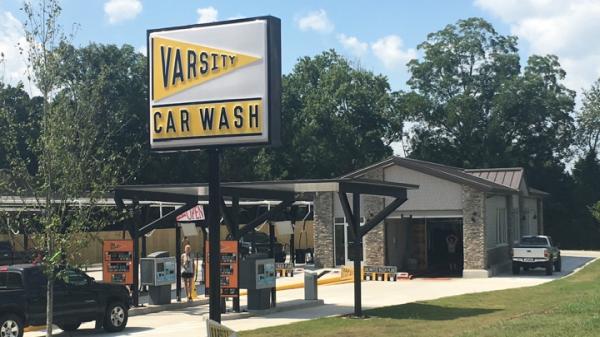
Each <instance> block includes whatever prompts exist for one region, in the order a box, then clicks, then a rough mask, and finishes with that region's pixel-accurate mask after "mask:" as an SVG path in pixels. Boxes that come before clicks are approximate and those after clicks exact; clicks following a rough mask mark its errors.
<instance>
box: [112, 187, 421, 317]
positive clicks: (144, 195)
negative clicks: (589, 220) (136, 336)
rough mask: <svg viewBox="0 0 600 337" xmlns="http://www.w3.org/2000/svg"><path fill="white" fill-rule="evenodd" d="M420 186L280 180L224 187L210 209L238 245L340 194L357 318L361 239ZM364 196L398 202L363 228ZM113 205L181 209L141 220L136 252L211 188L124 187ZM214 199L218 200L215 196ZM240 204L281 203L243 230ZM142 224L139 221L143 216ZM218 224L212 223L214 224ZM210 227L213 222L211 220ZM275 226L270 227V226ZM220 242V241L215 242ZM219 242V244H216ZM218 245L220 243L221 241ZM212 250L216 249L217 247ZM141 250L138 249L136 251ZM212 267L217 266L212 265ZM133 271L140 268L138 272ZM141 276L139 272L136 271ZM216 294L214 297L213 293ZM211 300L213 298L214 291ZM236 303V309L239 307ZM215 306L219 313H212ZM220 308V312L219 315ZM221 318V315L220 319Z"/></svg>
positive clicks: (134, 233) (134, 231) (117, 191)
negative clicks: (298, 206) (323, 196)
mask: <svg viewBox="0 0 600 337" xmlns="http://www.w3.org/2000/svg"><path fill="white" fill-rule="evenodd" d="M417 188H419V186H418V185H412V184H403V183H394V182H388V181H380V180H370V179H360V178H337V179H313V180H310V179H309V180H279V181H255V182H231V183H222V184H221V185H220V187H219V188H218V191H219V193H218V196H217V199H218V200H216V201H215V200H213V201H211V202H214V204H215V205H216V207H215V208H211V209H212V210H214V211H211V210H209V212H208V216H209V217H213V218H215V217H217V215H218V213H220V215H222V216H223V222H225V224H226V225H227V227H228V229H229V231H230V237H232V238H233V239H235V240H239V239H240V238H241V237H242V236H243V235H244V234H246V233H248V232H250V231H252V230H253V229H254V228H256V227H257V226H259V225H260V224H262V223H264V222H265V221H269V220H271V219H272V218H273V217H274V216H276V215H277V214H278V213H280V212H282V211H283V210H284V209H285V208H287V207H291V206H292V205H293V204H294V202H295V201H301V200H314V198H315V196H316V193H319V192H334V193H337V194H338V197H339V200H340V202H341V204H342V208H343V210H344V214H345V215H346V218H347V219H348V221H349V223H350V225H351V228H352V231H353V233H354V237H355V239H354V242H352V243H350V244H351V246H352V252H353V254H352V255H353V258H352V259H353V260H354V297H355V303H354V305H355V315H356V316H362V305H361V286H360V282H361V280H360V265H361V262H360V261H361V260H362V254H361V253H362V239H363V237H364V236H365V235H366V234H367V233H368V232H369V231H370V230H371V229H373V227H375V226H376V225H377V224H378V223H380V222H381V221H383V220H384V219H385V218H386V217H387V216H388V215H389V214H390V213H391V212H393V211H394V210H395V209H396V208H398V207H399V206H400V205H402V203H404V202H405V201H406V200H407V190H409V189H417ZM348 193H351V194H352V195H353V205H352V208H351V207H350V205H349V202H348V198H347V194H348ZM363 194H367V195H376V196H384V197H392V198H393V199H394V200H393V201H392V202H391V203H390V204H389V205H388V206H387V207H385V208H384V209H383V210H381V211H380V212H379V213H378V214H375V215H374V216H373V218H372V219H370V220H369V221H368V222H367V223H366V224H365V225H363V226H360V225H359V222H360V220H359V219H360V196H361V195H363ZM114 197H115V202H116V204H117V205H118V206H120V207H124V206H125V204H124V200H132V201H133V204H134V205H135V204H137V203H138V202H140V201H161V202H176V203H181V204H183V206H182V207H179V208H177V209H175V210H173V211H172V212H169V213H168V214H166V215H164V216H163V217H162V218H159V219H156V220H154V221H152V222H150V223H147V221H140V222H142V223H141V224H138V227H139V229H138V228H133V227H135V226H132V228H131V234H132V238H133V239H134V246H135V247H137V245H136V242H137V238H138V237H139V234H143V233H146V232H148V231H151V230H153V229H156V228H164V227H165V226H168V224H171V223H172V224H173V225H174V224H175V221H176V217H177V216H178V215H179V214H181V213H183V212H185V211H187V210H188V209H190V208H192V207H194V206H195V205H197V204H198V202H199V201H202V200H207V199H208V198H209V184H206V183H204V184H170V185H164V184H161V185H123V186H118V187H116V188H115V196H114ZM213 198H214V196H213ZM226 198H227V199H230V200H231V204H232V207H231V209H228V208H227V205H226V203H225V199H226ZM242 200H246V201H253V200H277V201H280V203H279V204H278V205H277V206H275V207H274V208H272V209H271V210H269V211H267V212H265V213H263V214H261V215H259V216H258V217H257V218H256V219H254V220H252V221H250V222H249V223H247V224H246V225H245V226H244V227H242V228H239V227H238V226H239V223H238V221H237V219H236V218H237V214H236V213H237V210H238V209H239V206H238V205H239V202H240V201H242ZM140 220H142V219H141V217H140ZM213 220H214V219H213ZM208 222H210V221H208ZM271 227H272V226H271ZM271 227H270V238H271V240H270V241H271V253H272V250H273V241H274V240H273V238H274V236H273V235H274V234H273V228H271ZM217 238H218V237H217ZM217 240H218V239H217ZM217 243H218V241H217ZM212 245H213V246H214V247H217V246H218V245H217V244H215V243H213V244H212ZM176 248H177V249H176V250H177V251H178V253H180V252H179V250H180V242H179V240H177V242H176ZM136 249H137V248H136ZM215 254H218V250H217V251H216V252H212V251H211V265H215V268H213V269H211V271H213V270H219V269H218V268H217V267H216V266H217V264H218V261H212V260H213V259H212V257H213V255H215ZM134 260H135V261H134V265H135V266H137V263H138V261H137V260H138V257H137V256H136V254H134ZM213 262H214V263H213ZM135 266H134V269H137V268H135ZM179 269H180V268H177V272H178V273H177V274H178V277H177V279H178V288H177V294H178V298H179V294H180V282H179V279H180V271H179ZM134 273H137V270H134ZM211 277H212V278H213V279H219V275H218V274H216V275H213V276H211ZM134 283H135V285H134V289H136V290H135V291H134V303H135V304H136V305H137V297H138V294H137V287H138V280H137V278H136V277H134ZM215 294H216V293H215ZM211 295H213V296H214V294H213V293H212V289H211ZM272 301H273V302H275V290H274V289H273V290H272ZM236 304H237V305H236ZM213 306H214V307H215V308H213ZM219 306H220V305H219V302H218V301H216V300H215V303H213V302H211V312H212V310H213V309H215V311H218V312H220V309H218V307H219ZM236 307H237V309H238V310H239V302H237V303H234V308H236ZM217 309H218V310H217ZM216 317H220V314H218V315H216Z"/></svg>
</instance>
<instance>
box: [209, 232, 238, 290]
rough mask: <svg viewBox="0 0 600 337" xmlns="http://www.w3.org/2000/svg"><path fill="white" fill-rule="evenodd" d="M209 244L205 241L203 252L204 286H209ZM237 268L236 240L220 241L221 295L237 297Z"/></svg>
mask: <svg viewBox="0 0 600 337" xmlns="http://www.w3.org/2000/svg"><path fill="white" fill-rule="evenodd" d="M209 250H210V248H209V245H208V242H207V243H206V248H205V252H204V262H205V266H206V267H205V270H206V271H205V275H206V288H210V278H209V275H210V269H209V265H210V258H209V253H208V252H209ZM238 268H239V253H238V242H237V241H221V297H238V296H239V295H240V292H239V283H238Z"/></svg>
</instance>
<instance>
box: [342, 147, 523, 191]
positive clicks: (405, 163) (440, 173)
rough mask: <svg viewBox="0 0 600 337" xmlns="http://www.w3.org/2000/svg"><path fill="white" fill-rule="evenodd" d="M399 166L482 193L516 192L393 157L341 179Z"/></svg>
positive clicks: (440, 167)
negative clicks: (469, 187)
mask: <svg viewBox="0 0 600 337" xmlns="http://www.w3.org/2000/svg"><path fill="white" fill-rule="evenodd" d="M394 164H396V165H399V166H402V167H406V168H409V169H413V170H416V171H419V172H423V173H425V174H429V175H432V176H434V177H438V178H441V179H445V180H449V181H452V182H455V183H458V184H461V185H467V186H471V187H474V188H477V189H480V190H482V191H486V192H491V193H514V192H517V191H518V190H514V189H512V188H510V187H507V186H505V185H502V184H498V183H496V182H494V181H490V180H487V179H483V178H480V177H477V176H475V175H472V174H469V173H466V172H465V170H463V169H461V168H458V167H453V166H447V165H442V164H437V163H432V162H428V161H423V160H417V159H410V158H402V157H397V156H393V157H390V158H388V159H386V160H384V161H381V162H379V163H376V164H373V165H371V166H367V167H365V168H363V169H360V170H357V171H354V172H351V173H349V174H347V175H344V176H342V178H356V177H360V176H362V175H364V174H365V173H367V172H368V171H371V170H373V169H375V168H377V167H387V166H391V165H394Z"/></svg>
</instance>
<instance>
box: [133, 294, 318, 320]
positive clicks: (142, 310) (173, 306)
mask: <svg viewBox="0 0 600 337" xmlns="http://www.w3.org/2000/svg"><path fill="white" fill-rule="evenodd" d="M208 302H209V300H208V299H200V300H195V301H193V302H189V303H188V302H181V303H170V304H164V305H148V306H145V307H138V308H131V309H129V317H135V316H141V315H147V314H154V313H157V312H162V311H174V310H181V309H185V308H191V307H198V306H201V305H208ZM324 304H325V301H323V300H314V301H305V300H293V301H289V302H283V303H280V304H279V305H278V306H277V307H275V308H271V309H267V310H253V311H246V312H232V313H227V314H223V315H222V316H221V320H223V321H230V320H234V319H242V318H249V317H254V316H264V315H269V314H273V313H276V312H284V311H292V310H297V309H306V308H311V307H316V306H320V305H324Z"/></svg>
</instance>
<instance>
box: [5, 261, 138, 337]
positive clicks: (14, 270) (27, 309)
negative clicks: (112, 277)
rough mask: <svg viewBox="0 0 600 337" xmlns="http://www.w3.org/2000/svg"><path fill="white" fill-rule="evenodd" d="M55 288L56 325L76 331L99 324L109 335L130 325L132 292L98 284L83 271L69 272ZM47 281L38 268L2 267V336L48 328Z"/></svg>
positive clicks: (18, 335) (65, 272)
mask: <svg viewBox="0 0 600 337" xmlns="http://www.w3.org/2000/svg"><path fill="white" fill-rule="evenodd" d="M61 275H62V277H61V278H60V279H58V280H57V281H56V282H55V286H54V323H55V324H56V325H58V327H59V328H61V329H62V330H64V331H74V330H77V329H78V328H79V325H80V324H81V323H82V322H89V321H96V327H100V326H103V327H104V329H105V330H106V331H108V332H119V331H122V330H123V329H124V328H125V326H126V325H127V319H128V312H129V306H130V298H129V291H128V290H127V288H125V287H124V286H121V285H113V284H103V283H99V282H95V281H94V279H93V278H91V277H89V276H88V275H86V274H85V273H83V272H82V271H79V270H76V269H67V270H64V271H63V272H62V273H61ZM46 289H47V279H46V276H45V275H44V273H43V271H42V269H41V268H40V267H39V266H36V265H31V264H27V265H12V266H0V336H3V337H5V336H6V337H21V336H23V329H24V328H25V327H27V326H35V325H45V324H46Z"/></svg>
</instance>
